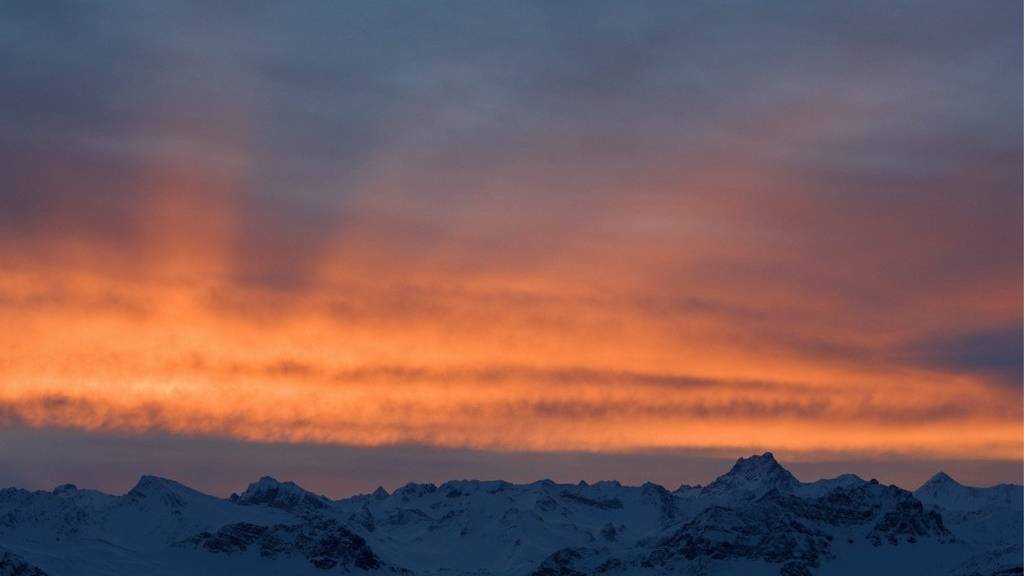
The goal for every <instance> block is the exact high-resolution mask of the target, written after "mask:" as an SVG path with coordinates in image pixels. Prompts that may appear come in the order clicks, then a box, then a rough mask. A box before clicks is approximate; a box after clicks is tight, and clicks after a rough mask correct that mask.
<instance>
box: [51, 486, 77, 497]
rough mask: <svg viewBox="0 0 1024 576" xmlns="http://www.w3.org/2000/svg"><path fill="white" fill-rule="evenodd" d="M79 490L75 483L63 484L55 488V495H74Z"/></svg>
mask: <svg viewBox="0 0 1024 576" xmlns="http://www.w3.org/2000/svg"><path fill="white" fill-rule="evenodd" d="M77 492H78V486H75V485H74V484H61V485H60V486H57V487H56V488H54V489H53V495H54V496H73V495H75V494H76V493H77Z"/></svg>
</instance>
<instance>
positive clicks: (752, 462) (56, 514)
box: [0, 453, 1024, 576]
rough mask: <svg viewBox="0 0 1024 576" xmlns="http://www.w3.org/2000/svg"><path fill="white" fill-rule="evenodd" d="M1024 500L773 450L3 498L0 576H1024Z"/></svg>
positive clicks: (1016, 491) (144, 482)
mask: <svg viewBox="0 0 1024 576" xmlns="http://www.w3.org/2000/svg"><path fill="white" fill-rule="evenodd" d="M1021 496H1022V487H1021V486H1018V485H1000V486H996V487H993V488H969V487H966V486H962V485H960V484H958V483H956V482H955V481H954V480H952V479H951V478H949V477H948V476H946V475H945V474H941V473H940V474H938V475H936V476H935V477H934V478H932V479H931V480H929V481H928V482H927V483H925V485H923V486H922V487H921V488H919V489H918V490H917V491H916V492H914V493H911V492H908V491H906V490H903V489H901V488H898V487H896V486H884V485H881V484H879V483H878V482H876V481H874V480H872V481H865V480H862V479H861V478H858V477H857V476H854V475H850V474H847V475H843V476H839V477H837V478H832V479H826V480H819V481H817V482H811V483H802V482H800V481H799V480H797V479H796V478H795V477H794V476H793V475H792V474H791V473H790V472H789V471H788V470H786V469H785V468H784V467H783V466H782V465H780V464H779V463H778V462H777V461H776V460H775V458H774V456H773V455H772V454H771V453H765V454H762V455H759V456H751V457H750V458H741V459H740V460H739V461H738V462H737V463H736V465H735V466H733V468H732V469H731V470H730V471H729V472H727V473H726V474H724V475H722V476H721V477H719V478H718V479H716V480H715V481H714V482H712V483H710V484H708V485H707V486H703V487H701V486H682V487H680V488H679V489H677V490H675V491H673V492H670V491H669V490H666V489H665V488H663V487H661V486H658V485H656V484H651V483H647V484H644V485H642V486H623V485H621V484H619V483H618V482H598V483H596V484H587V483H584V482H580V483H579V484H558V483H555V482H552V481H550V480H542V481H539V482H534V483H531V484H511V483H508V482H503V481H475V480H459V481H450V482H446V483H444V484H441V485H440V486H435V485H434V484H407V485H405V486H403V487H401V488H399V489H397V490H395V491H394V493H388V492H387V491H386V490H384V489H383V488H379V489H377V490H376V491H374V492H373V493H372V494H365V495H359V496H354V497H351V498H347V499H343V500H331V499H329V498H326V497H324V496H321V495H318V494H314V493H312V492H309V491H307V490H304V489H303V488H301V487H299V486H298V485H296V484H294V483H292V482H279V481H277V480H275V479H273V478H269V477H264V478H261V479H259V480H258V481H256V482H254V483H252V484H250V485H249V487H248V488H247V489H246V490H244V491H243V492H242V493H241V494H233V495H232V496H231V497H230V498H227V499H221V498H216V497H213V496H209V495H206V494H203V493H201V492H198V491H196V490H192V489H191V488H188V487H187V486H184V485H182V484H179V483H177V482H174V481H172V480H167V479H162V478H156V477H152V476H144V477H143V478H142V479H140V480H139V482H138V484H137V485H136V486H135V487H134V488H132V489H131V490H130V491H129V492H128V493H127V494H124V495H121V496H113V495H109V494H103V493H100V492H96V491H92V490H82V489H79V488H77V487H75V486H72V485H63V486H59V487H57V488H56V489H54V490H53V491H52V492H44V491H36V492H30V491H26V490H19V489H16V488H9V489H6V490H0V576H14V575H18V576H42V575H44V574H47V575H50V576H69V575H75V576H78V575H81V576H99V575H112V574H126V575H128V574H131V575H139V576H149V575H171V574H175V575H176V574H196V575H203V574H216V575H218V576H229V575H232V574H244V575H247V576H248V575H257V576H258V575H262V574H297V575H302V574H317V575H323V574H337V573H354V574H362V573H366V574H409V575H412V574H417V575H431V576H441V575H467V576H468V575H474V576H488V575H493V576H518V575H523V576H526V575H535V576H554V575H557V576H581V575H597V574H602V575H603V574H608V575H615V574H622V575H626V574H629V575H641V574H643V575H655V574H708V575H715V574H720V575H726V574H744V575H746V574H754V575H756V574H771V575H778V574H782V575H784V576H795V575H807V574H823V575H840V574H850V575H853V574H865V573H870V572H875V573H879V574H893V573H899V574H928V575H931V574H940V575H941V574H948V575H955V576H968V575H971V576H974V575H983V576H989V575H994V574H999V575H1005V574H1021V573H1022V572H1024V567H1022V566H1024V563H1022V560H1021V554H1022V552H1021V540H1022V532H1024V525H1022V521H1021V519H1022V507H1021V501H1022V498H1021Z"/></svg>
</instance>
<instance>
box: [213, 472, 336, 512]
mask: <svg viewBox="0 0 1024 576" xmlns="http://www.w3.org/2000/svg"><path fill="white" fill-rule="evenodd" d="M233 501H234V502H236V503H238V504H243V505H249V504H266V505H268V506H271V507H273V508H280V509H282V510H295V509H298V508H324V507H326V506H327V504H328V503H329V502H330V500H328V499H327V497H325V496H321V495H319V494H314V493H312V492H310V491H308V490H306V489H305V488H302V487H301V486H299V485H298V484H296V483H294V482H290V481H288V482H281V481H279V480H277V479H276V478H273V477H271V476H263V477H262V478H260V479H259V480H257V481H256V482H253V483H252V484H249V487H248V488H246V489H245V492H242V494H241V495H240V496H238V497H237V498H234V499H233Z"/></svg>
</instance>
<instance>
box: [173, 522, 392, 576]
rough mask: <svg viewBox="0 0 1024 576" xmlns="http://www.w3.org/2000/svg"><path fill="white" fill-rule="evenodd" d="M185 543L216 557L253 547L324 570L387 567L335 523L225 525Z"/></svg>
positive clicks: (265, 554)
mask: <svg viewBox="0 0 1024 576" xmlns="http://www.w3.org/2000/svg"><path fill="white" fill-rule="evenodd" d="M183 544H185V545H192V546H197V547H201V548H203V549H205V550H207V551H209V552H212V553H215V554H233V553H236V552H245V551H246V550H248V549H249V548H250V547H254V548H256V549H258V550H259V553H260V556H263V557H265V558H276V557H279V556H296V555H298V556H303V557H305V558H306V559H307V560H309V562H310V563H311V564H313V565H314V566H316V567H317V568H321V569H329V568H334V567H336V566H343V567H355V568H359V569H362V570H377V569H379V568H381V567H383V565H384V564H383V563H382V562H381V561H380V559H379V558H378V557H377V555H376V554H375V553H374V552H373V550H372V549H371V548H370V547H369V545H367V543H366V541H365V540H363V538H362V537H361V536H359V535H358V534H356V533H355V532H352V531H351V530H349V529H348V528H345V527H344V526H341V525H340V524H338V523H337V522H335V521H333V520H324V521H317V522H307V523H304V524H298V525H285V524H275V525H274V526H258V525H255V524H249V523H246V522H240V523H237V524H229V525H227V526H224V527H222V528H221V529H220V530H218V531H217V532H216V533H215V534H211V533H209V532H202V533H199V534H196V535H195V536H192V537H190V538H188V539H186V540H185V541H184V543H183Z"/></svg>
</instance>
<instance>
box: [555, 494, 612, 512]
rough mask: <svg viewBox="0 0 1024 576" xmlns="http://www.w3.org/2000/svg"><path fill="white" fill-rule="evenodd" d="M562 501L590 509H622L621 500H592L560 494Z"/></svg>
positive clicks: (577, 495) (578, 495)
mask: <svg viewBox="0 0 1024 576" xmlns="http://www.w3.org/2000/svg"><path fill="white" fill-rule="evenodd" d="M559 497H560V498H562V499H563V500H568V501H570V502H575V503H576V504H583V505H584V506H590V507H592V508H600V509H602V510H620V509H622V500H619V499H618V498H607V499H602V500H595V499H593V498H587V497H586V496H582V495H580V494H573V493H572V492H562V493H561V494H560V495H559Z"/></svg>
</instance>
